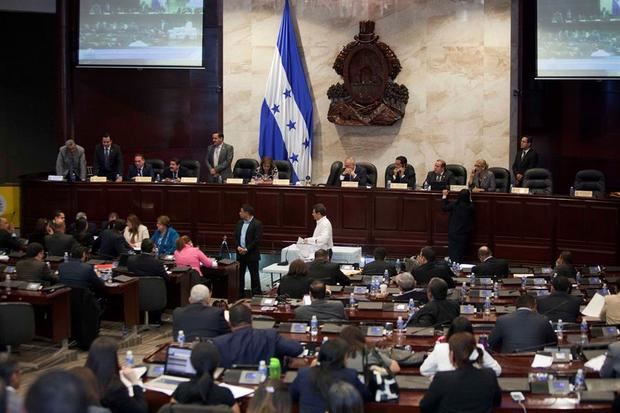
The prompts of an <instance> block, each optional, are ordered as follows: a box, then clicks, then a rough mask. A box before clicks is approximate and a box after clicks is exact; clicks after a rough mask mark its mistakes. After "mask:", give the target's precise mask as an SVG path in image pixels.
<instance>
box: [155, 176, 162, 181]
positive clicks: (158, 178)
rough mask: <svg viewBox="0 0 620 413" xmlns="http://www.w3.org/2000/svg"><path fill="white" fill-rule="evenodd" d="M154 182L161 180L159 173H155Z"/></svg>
mask: <svg viewBox="0 0 620 413" xmlns="http://www.w3.org/2000/svg"><path fill="white" fill-rule="evenodd" d="M155 182H161V176H160V175H159V174H157V175H155Z"/></svg>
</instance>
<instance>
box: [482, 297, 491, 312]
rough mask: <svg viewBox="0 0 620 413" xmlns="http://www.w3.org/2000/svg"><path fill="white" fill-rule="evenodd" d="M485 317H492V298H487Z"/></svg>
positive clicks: (485, 300) (485, 301)
mask: <svg viewBox="0 0 620 413" xmlns="http://www.w3.org/2000/svg"><path fill="white" fill-rule="evenodd" d="M484 315H485V316H489V315H491V298H490V297H486V298H485V299H484Z"/></svg>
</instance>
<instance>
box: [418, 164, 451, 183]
mask: <svg viewBox="0 0 620 413" xmlns="http://www.w3.org/2000/svg"><path fill="white" fill-rule="evenodd" d="M431 182H445V183H446V185H454V184H455V183H456V179H455V177H454V174H453V173H452V171H448V170H447V169H446V161H444V160H443V159H437V160H436V161H435V165H434V166H433V170H432V171H430V172H429V173H428V174H427V175H426V179H425V180H424V184H423V185H424V186H427V185H430V184H431Z"/></svg>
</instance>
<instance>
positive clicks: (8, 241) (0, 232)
mask: <svg viewBox="0 0 620 413" xmlns="http://www.w3.org/2000/svg"><path fill="white" fill-rule="evenodd" d="M23 249H24V246H23V245H22V244H21V242H19V240H18V239H17V237H15V236H13V228H12V225H11V224H9V221H8V220H7V219H6V218H4V217H1V218H0V250H5V251H7V252H8V251H12V250H13V251H21V250H23Z"/></svg>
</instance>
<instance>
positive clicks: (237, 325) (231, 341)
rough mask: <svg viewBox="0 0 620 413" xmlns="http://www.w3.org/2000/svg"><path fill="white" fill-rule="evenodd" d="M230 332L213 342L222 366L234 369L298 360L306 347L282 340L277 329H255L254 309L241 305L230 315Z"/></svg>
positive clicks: (232, 309)
mask: <svg viewBox="0 0 620 413" xmlns="http://www.w3.org/2000/svg"><path fill="white" fill-rule="evenodd" d="M229 323H230V328H231V329H232V332H231V333H228V334H224V335H223V336H218V337H215V338H214V339H213V344H215V346H216V347H217V348H218V350H219V352H220V357H221V360H220V367H223V368H231V367H232V365H233V364H256V365H257V364H258V363H259V362H260V361H261V360H265V361H267V360H269V359H270V358H271V357H277V358H279V359H282V358H284V357H297V356H299V355H300V354H301V353H302V351H303V347H302V346H301V344H299V343H298V342H297V341H295V340H290V339H287V338H284V337H281V336H280V335H279V334H278V331H277V330H274V329H271V328H270V329H266V330H259V329H254V328H252V310H251V309H250V307H248V306H247V305H245V304H242V303H239V304H235V305H234V306H232V307H231V309H230V312H229Z"/></svg>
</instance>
